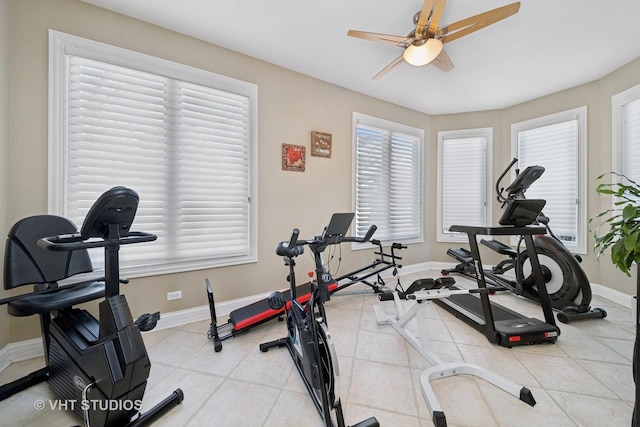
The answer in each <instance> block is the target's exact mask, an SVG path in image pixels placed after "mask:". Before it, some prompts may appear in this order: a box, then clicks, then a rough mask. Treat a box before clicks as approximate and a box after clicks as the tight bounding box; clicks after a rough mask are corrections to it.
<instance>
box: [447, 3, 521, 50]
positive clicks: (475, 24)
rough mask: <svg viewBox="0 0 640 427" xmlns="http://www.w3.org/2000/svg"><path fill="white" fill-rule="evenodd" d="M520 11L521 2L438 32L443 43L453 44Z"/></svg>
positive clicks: (473, 17)
mask: <svg viewBox="0 0 640 427" xmlns="http://www.w3.org/2000/svg"><path fill="white" fill-rule="evenodd" d="M518 10H520V2H515V3H511V4H508V5H506V6H502V7H499V8H497V9H492V10H489V11H487V12H483V13H480V14H478V15H474V16H471V17H469V18H466V19H463V20H461V21H458V22H454V23H453V24H449V25H445V26H443V27H441V28H439V29H438V30H437V32H436V34H437V36H438V38H439V39H440V41H441V42H442V43H448V42H452V41H454V40H456V39H458V38H460V37H462V36H466V35H467V34H470V33H473V32H474V31H478V30H480V29H482V28H484V27H487V26H489V25H491V24H495V23H496V22H498V21H501V20H503V19H505V18H507V17H509V16H511V15H514V14H516V13H517V12H518Z"/></svg>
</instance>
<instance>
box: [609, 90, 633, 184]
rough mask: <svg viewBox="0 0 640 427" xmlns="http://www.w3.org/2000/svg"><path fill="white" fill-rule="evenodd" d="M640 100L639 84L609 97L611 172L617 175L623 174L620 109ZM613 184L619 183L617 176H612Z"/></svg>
mask: <svg viewBox="0 0 640 427" xmlns="http://www.w3.org/2000/svg"><path fill="white" fill-rule="evenodd" d="M637 100H640V84H638V85H636V86H633V87H631V88H629V89H626V90H624V91H622V92H620V93H617V94H615V95H613V96H612V97H611V142H612V164H611V167H612V169H611V170H612V171H614V172H617V173H625V171H623V166H624V165H623V161H622V156H623V153H624V149H623V144H624V143H625V141H624V132H623V114H622V109H623V108H624V106H625V105H627V104H629V103H631V102H633V101H637ZM612 179H613V180H614V182H620V178H619V177H618V176H615V175H614V176H613V178H612Z"/></svg>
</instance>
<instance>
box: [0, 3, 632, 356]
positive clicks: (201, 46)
mask: <svg viewBox="0 0 640 427" xmlns="http://www.w3.org/2000/svg"><path fill="white" fill-rule="evenodd" d="M0 1H3V2H4V3H3V7H5V8H6V6H4V4H6V2H7V0H0ZM10 4H11V10H10V16H11V18H10V20H11V45H10V47H11V49H10V61H9V64H10V71H11V94H10V100H11V101H10V102H11V117H10V119H9V120H10V122H9V124H10V129H11V135H10V139H9V141H10V142H9V147H8V149H7V147H6V143H5V144H4V145H3V143H2V138H3V137H4V138H5V139H6V135H4V134H2V133H0V150H4V151H5V152H6V151H7V150H9V151H10V153H9V154H10V156H11V163H10V166H9V168H10V169H9V172H10V178H9V181H8V183H7V182H6V179H4V181H3V178H2V177H0V196H4V197H2V198H0V200H2V204H3V206H7V209H8V211H7V212H6V215H7V216H6V218H5V221H4V223H3V222H2V219H3V218H2V216H1V215H2V213H1V212H0V226H4V228H5V229H6V227H7V224H10V223H13V222H14V221H16V220H18V219H20V218H22V217H24V216H28V215H33V214H37V213H43V212H46V209H47V30H48V29H50V28H51V29H55V30H58V31H62V32H66V33H69V34H73V35H77V36H81V37H86V38H89V39H92V40H97V41H100V42H104V43H108V44H112V45H115V46H119V47H124V48H128V49H132V50H136V51H139V52H143V53H146V54H150V55H154V56H158V57H161V58H165V59H169V60H172V61H176V62H181V63H184V64H187V65H191V66H195V67H198V68H202V69H205V70H210V71H213V72H216V73H220V74H223V75H227V76H230V77H233V78H238V79H242V80H245V81H248V82H252V83H255V84H257V85H258V88H259V89H258V90H259V94H258V99H259V134H258V138H259V225H258V226H259V247H258V258H259V262H257V263H254V264H249V265H243V266H238V267H226V268H219V269H212V270H201V271H194V272H190V273H182V274H172V275H164V276H155V277H148V278H141V279H134V280H132V282H131V283H130V284H129V285H127V286H125V287H124V288H123V289H124V291H125V293H126V295H127V298H128V300H129V304H130V306H131V307H132V311H133V314H134V316H137V315H139V314H141V313H144V312H149V311H152V310H154V311H155V310H160V311H162V312H172V311H176V310H181V309H186V308H192V307H198V306H202V305H205V304H206V294H205V291H204V279H205V278H206V277H208V278H209V279H210V280H212V282H213V285H214V288H215V292H216V297H217V300H218V301H225V300H229V299H234V298H239V297H243V296H248V295H255V294H258V293H263V292H268V291H270V290H273V289H280V288H284V287H285V286H286V282H285V281H284V277H285V275H286V269H285V267H284V266H283V265H282V262H281V260H280V259H278V257H277V256H276V255H275V254H274V253H273V249H274V246H275V243H276V242H278V241H280V240H285V239H286V238H287V237H288V235H289V233H290V230H291V228H292V227H294V226H296V227H299V228H300V229H301V231H302V235H303V236H304V235H311V234H317V233H318V232H319V231H320V229H319V228H321V227H322V225H324V224H325V223H326V222H327V220H328V218H329V217H330V214H331V213H332V212H334V211H345V210H350V209H351V170H352V167H351V158H352V152H351V150H352V147H351V117H352V112H353V111H357V112H361V113H365V114H369V115H372V116H376V117H380V118H384V119H387V120H393V121H398V122H402V123H405V124H408V125H411V126H415V127H420V128H422V129H425V135H426V141H425V143H426V149H425V186H424V192H425V243H423V244H416V245H411V247H410V248H409V249H408V250H407V251H405V254H404V259H403V264H405V265H411V264H417V263H421V262H426V261H429V260H433V261H451V260H450V259H448V257H447V256H446V249H447V248H448V247H449V246H451V245H448V244H442V243H436V237H435V236H436V234H435V229H436V227H435V221H436V211H435V200H436V194H437V191H436V171H437V163H436V159H437V156H436V154H437V153H436V148H437V143H436V141H437V139H436V135H437V131H439V130H451V129H466V128H474V127H489V126H492V127H493V128H494V145H493V154H494V156H493V157H494V158H493V172H494V177H495V176H497V175H498V174H499V172H500V171H501V170H502V168H503V167H504V165H505V164H506V163H507V162H508V161H509V160H510V158H511V151H510V125H511V123H513V122H517V121H521V120H526V119H529V118H533V117H538V116H542V115H547V114H551V113H554V112H557V111H562V110H566V109H570V108H575V107H578V106H581V105H587V106H588V114H589V116H588V120H589V129H588V130H589V149H588V151H589V153H588V158H589V171H588V177H589V180H590V181H589V190H588V191H589V198H588V204H589V216H593V215H594V214H595V213H597V211H599V209H600V207H601V206H604V205H603V201H602V200H600V198H598V197H597V196H596V195H595V193H594V188H595V185H596V184H595V182H594V178H595V176H597V175H598V174H599V173H601V172H603V171H607V170H609V169H610V164H611V161H610V158H611V156H610V154H609V151H608V150H609V148H608V147H609V146H610V136H609V135H610V126H611V125H610V121H611V118H610V107H609V105H608V103H610V101H608V99H609V100H610V97H611V95H612V94H614V93H616V92H618V91H620V90H623V89H625V88H627V87H630V86H633V85H634V84H636V83H639V82H640V73H639V72H638V71H639V69H640V60H636V61H635V62H633V63H632V64H630V65H629V66H627V67H623V68H622V69H621V70H618V71H616V72H615V73H613V74H612V75H611V76H607V77H605V78H603V79H602V80H601V81H598V82H594V83H590V84H587V85H583V86H580V87H577V88H573V89H569V90H566V91H563V92H560V93H557V94H552V95H549V96H546V97H543V98H540V99H537V100H534V101H531V102H527V103H523V104H521V105H516V106H513V107H509V108H507V109H504V110H499V111H488V112H474V113H463V114H454V115H445V116H435V117H430V116H428V115H425V114H422V113H418V112H415V111H411V110H408V109H406V108H402V107H399V106H397V105H393V104H389V103H386V102H383V101H380V100H377V99H374V98H370V97H367V96H364V95H361V94H358V93H355V92H352V91H348V90H345V89H343V88H339V87H337V86H334V85H330V84H327V83H324V82H321V81H318V80H315V79H312V78H309V77H307V76H304V75H301V74H298V73H295V72H292V71H289V70H286V69H283V68H280V67H277V66H274V65H272V64H268V63H265V62H262V61H259V60H256V59H253V58H250V57H247V56H244V55H241V54H238V53H235V52H232V51H229V50H226V49H223V48H221V47H218V46H214V45H211V44H208V43H205V42H202V41H200V40H197V39H193V38H190V37H186V36H183V35H179V34H176V33H173V32H170V31H167V30H164V29H161V28H158V27H155V26H152V25H149V24H146V23H143V22H140V21H136V20H133V19H130V18H127V17H124V16H121V15H118V14H114V13H112V12H109V11H106V10H103V9H100V8H97V7H94V6H91V5H88V4H85V3H83V2H81V1H79V0H12V1H11V2H10ZM3 16H4V14H3ZM2 27H3V28H6V26H4V25H3V26H2ZM1 40H2V37H0V41H1ZM5 42H6V41H5ZM4 58H6V55H3V60H2V62H0V64H5V65H6V59H4ZM2 81H6V78H3V74H2V71H0V90H2ZM5 86H6V85H5ZM2 99H6V98H2ZM6 108H7V106H6V105H4V104H3V105H0V124H1V121H2V120H7V118H6V117H7V116H8V113H3V109H6ZM607 115H608V118H607ZM607 126H608V128H609V130H608V131H607ZM0 127H1V126H0ZM311 130H319V131H324V132H329V133H331V134H333V156H332V158H331V159H325V158H317V157H311V156H308V157H307V170H306V172H304V173H296V172H284V171H282V170H281V168H280V150H281V144H282V143H291V144H302V145H306V146H307V147H309V139H310V132H311ZM0 132H1V131H0ZM607 132H608V133H607ZM3 154H4V153H3ZM3 158H4V159H6V158H7V156H3ZM3 183H4V188H5V189H6V188H7V186H8V188H10V190H8V194H5V195H2V193H1V192H2V189H3ZM7 184H8V185H7ZM314 204H315V206H314ZM494 216H495V218H496V219H497V216H498V212H497V209H494ZM591 243H592V242H591ZM343 250H345V251H346V252H345V253H343V263H342V266H341V271H342V272H346V271H349V270H351V269H353V268H356V267H359V266H362V265H364V264H365V263H367V262H369V261H370V260H372V259H373V255H372V251H357V252H352V251H350V250H349V249H348V247H345V248H343ZM585 258H586V259H585V269H586V270H587V273H588V274H589V276H590V277H591V280H592V281H593V282H595V283H603V284H606V285H609V286H612V287H614V288H616V289H619V290H623V291H626V292H629V293H631V291H630V289H629V287H628V286H627V285H623V284H622V281H620V277H622V275H621V274H620V273H618V274H616V273H615V272H611V271H609V270H610V269H609V268H608V263H607V262H606V260H603V261H605V262H600V263H599V264H598V263H597V262H596V261H595V260H594V257H593V255H588V256H586V257H585ZM299 267H300V268H299V269H300V271H301V272H305V271H307V270H308V269H310V268H311V265H310V261H309V259H308V258H307V257H304V259H303V260H301V262H300V263H299ZM173 290H182V292H183V299H181V300H178V301H171V302H167V301H166V292H168V291H173ZM91 308H92V309H94V306H93V305H92V306H91ZM0 312H2V313H3V314H0V316H3V315H4V313H5V312H6V311H5V310H4V309H2V310H0ZM1 319H2V318H0V320H1ZM1 323H2V324H6V323H7V322H1ZM9 328H10V333H8V332H5V333H4V335H5V338H7V339H8V340H9V341H11V342H14V341H20V340H23V339H27V338H33V337H37V336H38V334H39V332H38V326H37V321H36V319H17V318H11V319H10V323H9ZM5 331H6V329H5ZM203 332H204V331H203ZM2 335H3V334H2V330H0V340H2ZM1 344H2V341H0V345H1Z"/></svg>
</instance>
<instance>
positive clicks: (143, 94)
mask: <svg viewBox="0 0 640 427" xmlns="http://www.w3.org/2000/svg"><path fill="white" fill-rule="evenodd" d="M116 53H117V52H116ZM64 56H65V60H64V61H61V63H63V64H64V70H63V71H62V74H63V75H64V77H63V81H64V86H65V88H66V92H65V93H63V94H62V99H63V103H64V123H65V125H64V126H62V129H63V134H64V137H63V144H61V146H63V147H64V148H63V162H64V165H65V167H64V168H63V169H62V168H61V169H62V170H60V171H59V173H62V174H63V176H62V177H61V179H60V181H61V182H62V183H63V187H64V190H63V193H62V194H63V197H62V201H61V205H60V208H59V211H60V212H59V214H61V215H63V216H65V217H68V218H69V219H71V220H72V221H74V222H75V223H76V224H77V225H78V226H80V224H81V223H82V221H83V219H84V217H85V216H86V213H87V211H88V209H89V208H90V207H91V205H92V204H93V202H94V201H95V200H96V199H97V198H98V197H99V195H100V194H102V193H103V192H104V191H106V190H107V189H109V188H111V187H112V186H116V185H124V186H126V187H129V188H132V189H134V190H135V191H136V192H137V193H138V194H139V196H140V205H139V207H138V212H137V215H136V218H135V222H134V225H133V229H134V230H140V231H145V232H151V233H154V234H157V235H158V239H157V240H156V241H155V242H151V243H145V244H140V245H131V246H124V247H123V249H122V254H123V256H122V260H121V265H122V267H123V268H125V269H126V268H134V271H137V272H140V274H154V273H162V272H169V271H183V270H189V269H195V268H204V267H211V266H216V265H227V264H233V263H238V262H248V261H250V260H252V259H255V234H254V231H253V229H254V226H253V225H252V221H253V211H254V210H255V209H256V207H255V206H252V205H251V201H252V200H251V195H252V191H253V190H254V188H253V187H254V186H253V185H252V184H251V182H252V175H253V174H254V171H253V166H252V164H253V161H252V153H251V150H252V138H253V137H252V135H253V133H254V131H253V130H252V129H251V127H252V126H254V125H255V119H254V118H253V117H252V108H253V107H252V104H253V103H255V100H254V99H253V98H252V96H251V94H250V93H249V94H247V93H242V92H241V93H238V91H233V90H231V91H230V90H229V89H228V88H226V87H224V85H219V84H211V85H209V84H206V81H205V83H204V84H203V83H200V82H198V83H194V82H191V81H188V80H186V79H185V80H181V79H179V78H175V77H174V76H173V75H170V76H167V75H165V74H163V73H162V70H163V69H162V67H151V70H144V71H142V70H140V69H134V68H129V67H127V66H122V65H114V64H113V63H110V62H106V61H103V60H96V59H92V58H87V57H86V55H83V56H79V55H73V54H69V53H68V52H65V53H64ZM101 59H102V58H101ZM59 62H60V61H59ZM176 67H179V65H178V64H173V72H172V73H171V74H175V68H176ZM136 68H142V67H136ZM232 89H233V88H232ZM92 258H94V259H95V261H96V262H95V264H97V265H100V261H101V256H96V257H92Z"/></svg>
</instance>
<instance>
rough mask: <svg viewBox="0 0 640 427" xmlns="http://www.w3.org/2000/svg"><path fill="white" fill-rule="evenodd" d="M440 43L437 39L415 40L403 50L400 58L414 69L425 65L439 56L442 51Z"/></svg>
mask: <svg viewBox="0 0 640 427" xmlns="http://www.w3.org/2000/svg"><path fill="white" fill-rule="evenodd" d="M443 47H444V46H443V45H442V42H441V41H440V40H438V39H433V38H430V39H427V40H426V42H425V41H424V40H416V41H414V42H413V43H411V44H410V45H409V46H407V48H406V49H405V50H404V53H403V54H402V57H403V58H404V60H405V61H407V62H408V63H409V64H411V65H414V66H416V67H420V66H422V65H427V64H428V63H430V62H431V61H433V60H434V59H436V58H437V57H438V55H440V52H442V49H443Z"/></svg>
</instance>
